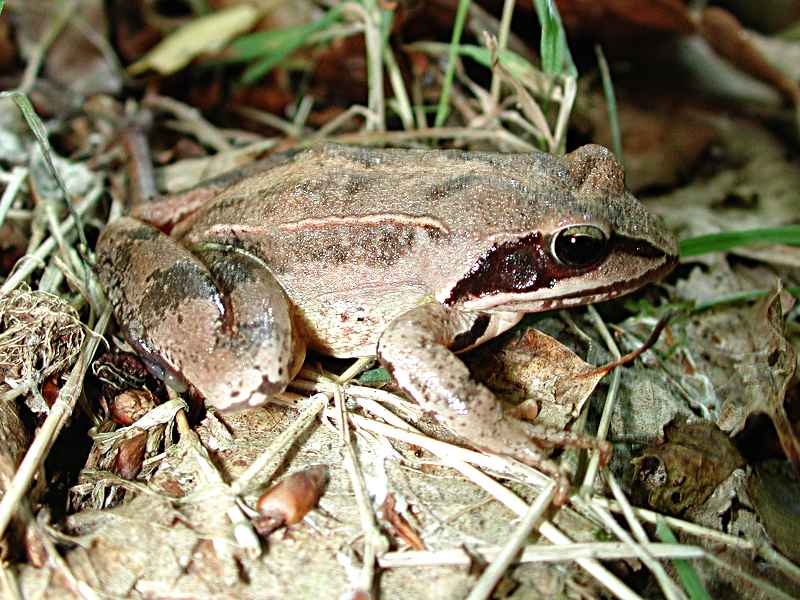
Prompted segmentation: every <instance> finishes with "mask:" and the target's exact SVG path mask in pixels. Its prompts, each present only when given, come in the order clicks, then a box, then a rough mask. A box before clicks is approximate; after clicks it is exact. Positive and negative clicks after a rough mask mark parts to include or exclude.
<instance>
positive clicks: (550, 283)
mask: <svg viewBox="0 0 800 600" xmlns="http://www.w3.org/2000/svg"><path fill="white" fill-rule="evenodd" d="M623 179H624V176H623V172H622V169H621V167H620V166H619V164H618V163H617V161H616V160H615V159H614V158H613V156H612V155H611V153H610V152H609V151H608V150H606V149H605V148H602V147H600V146H592V145H590V146H584V147H582V148H579V149H577V150H575V151H574V152H572V153H570V154H568V155H566V156H565V157H563V158H558V157H554V156H551V155H548V154H543V153H531V154H497V153H489V152H463V151H457V150H444V151H442V150H375V149H369V148H355V147H347V146H339V145H326V146H323V147H319V148H315V149H310V150H304V151H302V152H298V153H295V154H293V155H286V156H282V157H279V158H277V159H272V160H270V161H268V162H267V163H265V164H257V165H254V166H251V167H249V168H248V169H246V170H245V172H240V173H238V174H234V175H231V176H227V177H223V178H221V179H218V180H215V181H213V182H211V183H210V184H208V185H207V186H204V187H202V188H200V191H195V192H194V193H193V194H191V198H192V200H193V201H192V203H191V206H190V207H189V208H182V209H180V210H182V212H179V213H175V212H174V210H173V209H175V208H176V207H178V206H179V205H180V199H173V200H171V201H169V200H168V201H166V204H160V205H159V204H156V205H149V206H143V207H140V208H139V209H138V211H136V212H135V213H134V215H133V216H132V217H124V218H121V219H119V220H117V221H115V222H114V223H112V224H110V225H109V226H108V227H107V228H106V230H105V231H104V232H103V234H102V236H101V237H100V240H99V242H98V244H97V256H98V268H99V273H100V277H101V280H102V282H103V285H104V287H105V289H106V291H107V292H108V295H109V297H110V299H111V301H112V303H113V305H114V308H115V312H116V316H117V319H118V321H119V322H120V324H121V326H122V327H123V329H124V332H125V335H126V337H127V338H128V340H129V341H130V342H131V343H132V344H133V346H134V347H135V348H136V349H137V350H138V351H139V352H140V353H141V354H142V356H143V357H144V358H145V360H146V362H147V364H148V366H149V368H150V369H151V370H152V371H153V372H154V373H157V374H158V375H159V376H161V377H163V378H164V379H165V380H166V381H167V382H168V383H170V384H171V385H173V386H175V387H177V388H179V389H181V388H182V387H185V385H186V384H191V385H192V386H193V388H194V390H195V391H196V392H197V393H199V394H200V395H201V396H202V397H203V398H204V399H205V401H206V402H207V403H209V404H211V405H213V406H215V407H218V408H220V409H230V408H244V407H254V406H259V405H261V404H263V403H264V402H266V401H267V400H268V399H269V398H270V397H271V396H273V395H275V394H277V393H279V392H281V391H282V390H283V389H284V388H285V387H286V386H287V384H288V383H289V381H291V379H292V377H293V376H294V375H295V374H296V372H297V371H298V369H299V368H300V366H301V364H302V362H303V359H304V356H305V350H306V348H307V347H309V348H313V349H314V350H317V351H319V352H322V353H325V354H329V355H332V356H338V357H356V356H368V355H374V354H377V355H378V358H379V359H380V361H381V363H382V364H383V365H384V366H385V367H386V368H387V369H388V371H389V372H390V373H391V374H392V376H393V377H394V378H395V379H396V380H397V383H398V384H399V385H400V386H401V387H402V388H403V389H404V390H406V391H407V392H408V393H409V394H410V395H411V396H412V397H413V398H414V399H415V400H417V401H418V402H419V403H420V404H421V405H422V407H423V408H424V409H425V410H427V411H430V412H432V413H433V414H435V415H436V416H437V418H438V419H439V420H440V421H441V422H442V423H444V424H445V425H446V426H448V427H449V428H450V429H451V430H453V431H454V432H455V433H456V434H458V435H459V436H461V437H462V438H464V439H466V440H468V441H469V442H471V443H472V444H474V445H475V446H478V447H480V448H483V449H486V450H489V451H493V452H498V453H502V454H508V455H511V456H513V457H516V458H518V459H520V460H522V461H524V462H527V463H529V464H533V465H536V466H539V467H540V468H542V469H543V470H544V471H545V472H547V473H548V474H550V475H552V476H554V477H556V478H557V479H558V480H559V484H560V485H559V498H560V499H561V500H562V501H563V499H564V498H565V497H566V494H567V491H568V489H569V487H568V486H569V483H568V479H567V478H566V477H565V476H564V475H563V474H562V473H561V471H559V469H558V467H557V466H556V465H554V464H553V463H551V462H550V461H549V460H546V459H545V458H544V457H543V455H542V454H541V452H540V450H539V449H538V448H537V447H536V446H535V445H533V444H532V443H531V441H530V438H529V435H528V434H527V433H526V430H525V428H524V426H523V425H522V424H520V423H519V422H517V421H515V420H513V419H508V418H504V417H503V413H502V410H501V407H500V405H499V404H498V402H497V401H496V399H495V397H494V396H493V395H492V393H491V392H490V391H489V390H488V389H486V388H485V387H484V386H483V385H481V384H479V383H477V382H475V381H473V379H472V378H471V377H470V374H469V372H468V371H467V369H466V367H465V366H464V364H463V363H462V362H461V361H460V360H459V359H458V358H457V357H456V355H455V354H454V352H458V351H461V350H465V349H467V348H470V347H473V346H475V345H477V344H480V343H482V342H484V341H486V340H488V339H490V338H492V337H494V336H496V335H498V334H500V333H502V332H503V331H506V330H507V329H508V328H510V327H512V326H513V325H514V324H515V323H517V322H518V321H519V320H520V319H521V318H522V316H523V315H524V314H525V313H528V312H538V311H543V310H550V309H556V308H563V307H570V306H575V305H578V304H586V303H591V302H598V301H602V300H606V299H609V298H614V297H616V296H619V295H621V294H626V293H628V292H631V291H633V290H635V289H637V288H639V287H641V286H642V285H645V284H646V283H648V282H650V281H653V280H655V279H657V278H658V277H660V276H662V275H663V274H665V273H667V272H668V271H669V270H670V269H672V267H673V266H674V265H675V263H676V261H677V245H676V241H675V238H674V237H673V236H672V235H671V234H670V232H669V231H668V230H667V229H666V228H665V227H664V225H663V224H662V222H661V221H660V220H659V219H657V218H656V217H654V216H653V215H651V214H650V213H649V212H648V211H647V210H646V209H645V208H644V207H643V206H642V205H641V204H640V203H639V202H638V201H637V200H636V199H635V198H634V197H633V196H632V195H631V194H630V193H629V192H627V191H626V190H625V187H624V183H623ZM164 206H166V207H168V210H165V209H164ZM165 214H168V215H170V218H174V214H181V218H180V220H179V221H178V222H177V223H176V224H173V223H168V222H167V221H168V219H167V218H164V217H163V215H165ZM172 225H174V227H173V226H172ZM170 227H171V231H169V233H165V231H166V230H167V229H169V228H170Z"/></svg>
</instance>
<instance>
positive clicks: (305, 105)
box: [292, 94, 314, 131]
mask: <svg viewBox="0 0 800 600" xmlns="http://www.w3.org/2000/svg"><path fill="white" fill-rule="evenodd" d="M296 106H297V108H295V111H294V118H293V119H292V124H293V125H294V127H295V129H297V130H298V131H303V130H304V129H305V125H306V121H308V116H309V115H310V114H311V109H312V108H314V98H313V97H312V96H309V95H308V94H306V95H305V96H303V97H302V98H301V99H300V102H297V103H296Z"/></svg>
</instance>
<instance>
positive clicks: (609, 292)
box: [464, 254, 678, 312]
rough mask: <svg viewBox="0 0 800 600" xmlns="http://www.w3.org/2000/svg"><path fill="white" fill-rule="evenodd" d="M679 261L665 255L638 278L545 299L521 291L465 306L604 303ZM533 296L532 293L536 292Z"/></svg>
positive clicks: (537, 307) (530, 308) (526, 308)
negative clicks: (526, 295) (658, 262)
mask: <svg viewBox="0 0 800 600" xmlns="http://www.w3.org/2000/svg"><path fill="white" fill-rule="evenodd" d="M677 263H678V256H677V255H674V254H665V255H664V262H663V263H662V264H660V265H658V266H656V267H653V268H652V269H650V270H648V271H646V272H644V273H643V274H642V275H640V276H639V277H636V278H632V279H625V280H622V281H618V282H616V283H611V284H606V285H602V286H597V287H595V288H584V289H581V290H577V291H573V292H568V293H565V294H562V295H559V296H549V297H544V298H542V297H540V298H525V294H519V293H516V294H515V293H508V294H502V293H501V294H495V295H492V296H488V295H487V296H483V297H480V298H474V299H473V300H471V301H467V302H465V303H464V307H465V308H467V309H471V310H486V311H492V310H503V311H512V312H513V311H517V312H543V311H546V310H555V309H559V308H568V307H572V306H579V305H581V304H592V303H594V302H602V301H604V300H611V299H613V298H616V297H618V296H623V295H625V294H628V293H630V292H633V291H635V290H637V289H639V288H641V287H644V286H645V285H647V284H648V283H650V282H652V281H655V280H657V279H660V278H661V277H663V276H665V275H666V274H667V273H669V272H670V271H672V269H674V268H675V265H676V264H677ZM534 293H535V292H534ZM531 295H533V293H532V294H531Z"/></svg>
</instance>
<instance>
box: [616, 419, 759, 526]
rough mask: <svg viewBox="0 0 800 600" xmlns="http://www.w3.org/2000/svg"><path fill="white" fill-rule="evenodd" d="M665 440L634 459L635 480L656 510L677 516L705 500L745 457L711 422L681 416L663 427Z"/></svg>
mask: <svg viewBox="0 0 800 600" xmlns="http://www.w3.org/2000/svg"><path fill="white" fill-rule="evenodd" d="M664 437H665V441H664V442H661V443H659V444H656V445H654V446H651V447H649V448H647V449H646V450H645V451H644V452H643V453H642V455H641V456H640V457H638V458H636V459H634V460H633V461H632V462H633V464H634V465H635V472H634V480H635V481H637V482H638V483H639V484H640V485H641V486H642V488H641V489H640V490H635V491H634V493H635V494H638V495H641V491H644V492H646V496H647V503H648V504H649V505H650V506H651V507H653V508H654V509H655V510H658V511H663V512H666V513H669V514H673V515H677V514H681V513H683V512H684V511H685V510H686V509H688V508H690V507H695V506H699V505H701V504H702V503H703V502H705V500H706V498H708V497H709V496H710V495H711V493H712V492H713V491H714V489H716V487H717V486H718V485H719V484H720V483H721V482H722V481H724V480H725V479H726V478H727V477H728V476H729V475H730V474H731V473H732V472H733V470H734V469H736V468H737V467H741V466H744V460H743V459H742V457H741V456H740V455H739V453H738V452H737V451H736V448H735V447H734V445H733V443H731V441H730V439H729V438H728V436H727V435H725V433H723V432H722V431H720V429H719V428H718V427H717V426H716V425H714V424H713V423H710V422H708V421H697V422H695V423H689V422H688V421H687V420H686V419H685V418H684V417H680V418H678V419H676V420H675V421H673V422H672V423H670V424H669V425H667V427H665V428H664Z"/></svg>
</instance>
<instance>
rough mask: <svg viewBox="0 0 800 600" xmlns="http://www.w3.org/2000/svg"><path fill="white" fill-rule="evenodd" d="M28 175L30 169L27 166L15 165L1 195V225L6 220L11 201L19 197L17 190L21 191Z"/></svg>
mask: <svg viewBox="0 0 800 600" xmlns="http://www.w3.org/2000/svg"><path fill="white" fill-rule="evenodd" d="M27 176H28V169H26V168H25V167H14V168H13V169H12V170H11V177H9V179H8V182H7V183H6V189H5V190H3V195H2V197H0V225H2V224H3V223H4V222H5V220H6V216H7V215H8V211H9V209H10V208H11V203H12V202H14V198H16V197H17V192H19V189H20V188H21V187H22V182H23V181H25V178H26V177H27Z"/></svg>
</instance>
